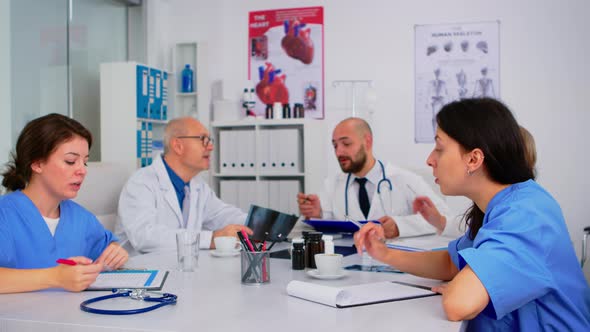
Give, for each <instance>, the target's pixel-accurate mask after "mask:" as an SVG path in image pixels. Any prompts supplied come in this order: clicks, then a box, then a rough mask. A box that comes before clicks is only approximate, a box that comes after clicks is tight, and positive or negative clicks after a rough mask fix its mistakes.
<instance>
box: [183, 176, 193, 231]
mask: <svg viewBox="0 0 590 332" xmlns="http://www.w3.org/2000/svg"><path fill="white" fill-rule="evenodd" d="M190 202H191V191H190V188H189V186H184V199H183V200H182V222H183V223H184V228H186V224H187V222H188V212H189V211H190V209H191V207H190Z"/></svg>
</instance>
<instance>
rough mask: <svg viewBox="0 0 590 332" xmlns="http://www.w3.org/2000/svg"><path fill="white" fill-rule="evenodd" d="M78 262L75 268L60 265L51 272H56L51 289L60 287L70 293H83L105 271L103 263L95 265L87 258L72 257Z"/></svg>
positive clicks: (71, 258)
mask: <svg viewBox="0 0 590 332" xmlns="http://www.w3.org/2000/svg"><path fill="white" fill-rule="evenodd" d="M68 259H69V260H72V261H74V262H76V265H75V266H70V265H64V264H59V265H58V266H56V267H55V268H52V269H51V270H52V271H53V272H54V278H52V279H50V280H53V282H54V284H53V285H51V286H50V287H60V288H63V289H65V290H68V291H70V292H81V291H83V290H85V289H86V288H88V286H90V284H92V283H93V282H94V281H95V280H96V277H98V274H99V273H100V272H101V271H102V269H103V264H102V263H98V262H96V263H93V262H92V260H91V259H90V258H87V257H81V256H77V257H70V258H68Z"/></svg>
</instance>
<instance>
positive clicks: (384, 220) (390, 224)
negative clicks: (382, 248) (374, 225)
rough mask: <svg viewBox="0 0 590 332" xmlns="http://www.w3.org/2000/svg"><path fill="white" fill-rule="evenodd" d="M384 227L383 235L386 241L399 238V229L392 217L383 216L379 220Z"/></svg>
mask: <svg viewBox="0 0 590 332" xmlns="http://www.w3.org/2000/svg"><path fill="white" fill-rule="evenodd" d="M377 221H378V222H379V223H381V226H383V233H384V235H385V238H386V239H393V238H395V237H398V236H399V228H397V223H396V222H395V220H393V218H392V217H390V216H383V217H381V218H379V219H378V220H377Z"/></svg>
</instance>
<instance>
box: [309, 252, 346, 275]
mask: <svg viewBox="0 0 590 332" xmlns="http://www.w3.org/2000/svg"><path fill="white" fill-rule="evenodd" d="M314 257H315V265H316V266H317V268H318V273H319V274H321V275H332V276H333V275H339V274H340V273H342V255H341V254H316V255H315V256H314Z"/></svg>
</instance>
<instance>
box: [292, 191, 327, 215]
mask: <svg viewBox="0 0 590 332" xmlns="http://www.w3.org/2000/svg"><path fill="white" fill-rule="evenodd" d="M297 204H298V205H299V213H301V215H302V216H304V217H305V218H306V219H311V218H321V217H322V207H321V205H320V198H319V197H318V195H306V194H304V193H298V194H297Z"/></svg>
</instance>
